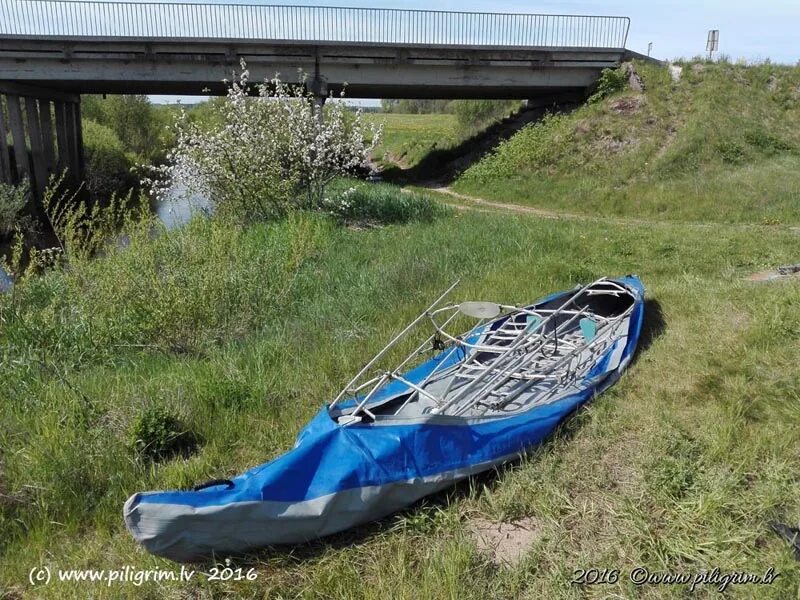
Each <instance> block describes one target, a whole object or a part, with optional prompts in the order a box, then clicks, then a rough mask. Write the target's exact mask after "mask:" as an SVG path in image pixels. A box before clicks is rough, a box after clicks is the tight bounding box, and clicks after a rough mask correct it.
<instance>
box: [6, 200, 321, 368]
mask: <svg viewBox="0 0 800 600" xmlns="http://www.w3.org/2000/svg"><path fill="white" fill-rule="evenodd" d="M75 210H76V211H78V212H77V215H76V216H74V217H70V216H69V215H66V216H64V217H62V218H59V219H56V221H57V223H58V224H59V225H58V230H59V236H60V238H59V239H61V240H66V241H65V242H63V245H64V248H65V251H64V255H63V256H62V257H61V259H60V260H59V261H53V263H54V264H55V265H56V267H57V268H55V269H50V270H47V271H45V273H44V275H43V276H41V277H22V278H20V279H19V281H18V285H16V286H15V293H14V295H13V296H12V295H2V294H0V322H2V323H3V326H2V327H0V348H3V351H4V352H6V353H7V356H14V357H15V360H14V361H13V364H9V368H13V369H20V370H25V369H30V368H37V365H40V364H41V363H42V362H43V361H45V362H47V364H50V362H51V361H53V362H56V363H57V364H60V365H62V366H63V367H64V368H67V369H69V368H80V367H81V366H82V365H87V364H108V363H109V362H111V361H114V360H115V359H116V357H118V356H120V352H121V350H120V349H121V348H122V349H129V350H130V351H132V352H136V351H141V350H142V349H149V350H152V351H157V352H163V353H178V354H191V355H197V354H202V353H204V352H206V351H208V350H209V349H210V348H213V347H214V346H216V345H218V344H221V343H225V342H226V341H230V340H232V339H237V338H238V337H240V336H242V335H243V334H244V332H246V331H250V330H252V329H254V328H257V327H260V326H262V325H263V324H264V323H266V322H268V321H269V319H270V318H271V317H272V316H273V315H274V312H275V311H276V310H278V308H279V307H280V306H282V304H283V303H284V302H286V300H287V297H288V296H289V295H290V294H291V293H292V292H293V289H294V288H293V286H294V282H295V278H296V277H297V274H298V272H299V270H300V269H301V268H302V267H303V266H304V265H305V264H306V262H307V261H308V260H309V259H310V258H311V257H312V256H314V254H315V253H316V252H317V251H318V250H319V248H320V247H321V246H322V245H323V244H325V243H326V240H327V239H328V238H327V233H328V232H329V231H330V224H329V223H328V222H327V219H323V218H321V217H320V216H318V215H308V214H299V215H296V216H291V217H290V218H288V219H287V220H286V221H284V222H282V223H277V224H270V225H260V226H256V227H251V228H248V229H243V228H240V227H236V226H233V225H231V224H229V223H226V222H224V221H220V220H217V219H206V218H198V219H194V220H192V221H191V222H190V223H189V224H188V225H186V226H184V227H181V228H178V229H175V230H171V231H163V230H160V231H159V229H158V224H157V223H156V222H155V221H154V220H148V219H147V218H145V217H144V216H142V217H141V218H140V220H139V221H136V218H132V217H128V216H126V215H124V214H122V215H120V211H114V212H113V213H112V214H111V215H109V216H104V214H105V213H106V212H107V211H108V209H103V210H102V211H100V214H99V215H98V214H95V211H89V212H88V213H87V212H85V211H82V210H81V209H80V208H79V209H75ZM120 210H122V209H120ZM142 210H144V208H142ZM120 221H122V222H123V226H122V228H121V229H120V230H119V231H118V232H117V231H116V230H114V233H113V236H112V234H111V233H108V234H106V233H105V232H110V231H112V225H113V223H114V222H117V223H118V222H120ZM98 222H99V225H98ZM61 224H63V227H62V225H61ZM154 231H159V233H160V235H157V236H154V235H153V233H154ZM87 232H91V234H89V233H87ZM121 239H124V240H125V244H124V245H123V244H121V243H113V242H114V241H115V240H121ZM109 241H111V242H112V243H109ZM98 254H101V256H97V255H98ZM92 255H94V257H93V256H92ZM37 270H41V269H37Z"/></svg>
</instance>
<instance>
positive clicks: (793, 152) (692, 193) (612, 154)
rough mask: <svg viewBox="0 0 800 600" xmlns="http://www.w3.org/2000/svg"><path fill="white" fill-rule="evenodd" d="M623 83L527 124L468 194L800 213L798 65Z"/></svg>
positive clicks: (736, 214) (693, 70)
mask: <svg viewBox="0 0 800 600" xmlns="http://www.w3.org/2000/svg"><path fill="white" fill-rule="evenodd" d="M637 68H638V69H639V72H640V74H641V75H642V77H643V79H644V82H645V84H646V86H647V87H646V91H645V92H644V93H643V94H638V93H634V92H631V91H623V92H619V93H616V94H614V95H612V96H610V97H609V98H607V99H604V100H602V101H600V102H595V103H591V104H587V105H584V106H583V107H581V108H580V109H578V110H576V111H575V112H573V113H570V114H568V115H562V116H557V117H552V118H549V119H546V120H545V121H544V122H541V123H537V124H533V125H530V126H528V127H526V128H525V129H524V130H522V131H521V132H519V133H518V134H517V135H515V136H513V137H512V138H511V139H510V140H508V141H507V142H506V143H504V144H501V145H500V146H499V147H498V148H497V149H496V151H495V152H494V153H493V154H492V155H491V156H488V157H486V158H484V160H482V161H481V162H479V163H478V164H475V165H473V166H472V167H471V168H469V169H468V170H466V171H465V172H464V173H463V174H462V175H461V176H460V178H459V179H458V180H457V181H456V182H455V185H454V188H455V189H456V190H457V191H459V192H462V193H466V194H470V195H474V196H478V197H483V198H486V199H492V200H503V201H510V202H519V203H522V204H528V205H532V206H536V207H540V208H547V209H555V210H562V211H567V212H573V213H583V214H590V215H606V216H610V215H615V216H631V217H645V218H658V219H661V220H674V221H713V222H782V223H797V222H798V221H800V202H798V200H800V192H798V190H800V91H798V90H800V67H787V66H780V65H773V64H769V63H766V64H762V65H757V66H742V65H733V64H730V63H727V62H720V63H714V64H712V63H685V64H684V65H683V76H682V78H681V80H680V81H679V82H678V83H674V82H673V81H672V80H671V78H670V76H669V73H668V71H667V69H666V68H665V67H658V66H654V65H646V64H638V65H637Z"/></svg>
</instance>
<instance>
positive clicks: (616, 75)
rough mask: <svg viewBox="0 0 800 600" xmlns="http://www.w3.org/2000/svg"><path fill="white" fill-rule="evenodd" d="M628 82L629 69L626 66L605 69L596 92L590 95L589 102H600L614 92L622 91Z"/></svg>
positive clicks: (598, 81)
mask: <svg viewBox="0 0 800 600" xmlns="http://www.w3.org/2000/svg"><path fill="white" fill-rule="evenodd" d="M627 84H628V71H627V69H626V68H625V67H618V68H616V69H603V71H602V73H600V78H599V79H598V80H597V85H596V86H595V91H594V93H593V94H592V95H591V96H590V97H589V103H590V104H591V103H593V102H599V101H600V100H603V99H605V98H608V97H609V96H611V95H612V94H616V93H617V92H621V91H622V90H624V89H625V86H626V85H627Z"/></svg>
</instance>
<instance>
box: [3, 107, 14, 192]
mask: <svg viewBox="0 0 800 600" xmlns="http://www.w3.org/2000/svg"><path fill="white" fill-rule="evenodd" d="M7 123H8V121H7V119H6V115H5V108H4V106H3V97H2V96H0V182H2V183H13V181H14V180H13V178H12V176H11V157H10V155H9V153H8V125H7Z"/></svg>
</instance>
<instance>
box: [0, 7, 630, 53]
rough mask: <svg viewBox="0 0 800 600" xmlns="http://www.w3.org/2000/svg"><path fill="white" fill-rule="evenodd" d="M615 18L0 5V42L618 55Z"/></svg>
mask: <svg viewBox="0 0 800 600" xmlns="http://www.w3.org/2000/svg"><path fill="white" fill-rule="evenodd" d="M629 27H630V19H629V18H628V17H618V16H605V15H598V16H588V15H546V14H517V13H479V12H445V11H434V10H405V9H388V8H347V7H334V6H279V5H257V4H193V3H181V2H174V3H173V2H169V3H167V2H108V1H87V2H83V1H77V0H2V2H0V35H15V36H34V37H38V36H58V37H103V38H115V37H117V38H137V39H138V38H181V39H237V40H260V41H261V40H275V41H278V40H280V41H326V42H355V43H376V44H423V45H455V46H507V47H572V48H607V49H612V48H613V49H622V48H624V47H625V42H626V41H627V37H628V29H629Z"/></svg>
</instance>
